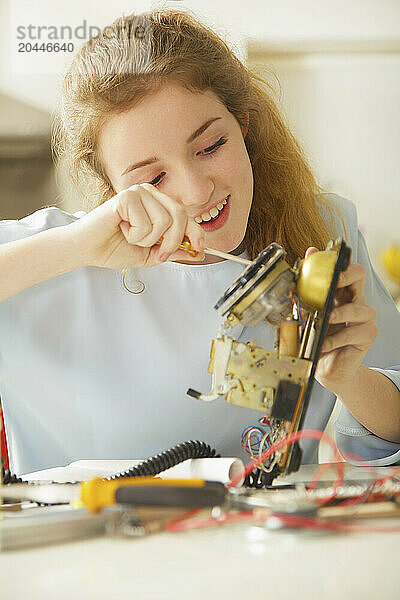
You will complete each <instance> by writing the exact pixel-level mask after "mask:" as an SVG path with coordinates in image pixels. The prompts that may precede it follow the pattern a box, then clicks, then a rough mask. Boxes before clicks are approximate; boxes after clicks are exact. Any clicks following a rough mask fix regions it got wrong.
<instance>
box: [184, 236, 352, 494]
mask: <svg viewBox="0 0 400 600" xmlns="http://www.w3.org/2000/svg"><path fill="white" fill-rule="evenodd" d="M285 256H286V252H285V251H284V249H283V248H282V247H281V246H279V245H278V244H276V243H273V244H270V245H269V246H268V247H267V248H266V249H265V250H263V251H262V252H261V253H260V254H259V255H258V256H257V258H256V259H255V260H254V261H253V262H251V263H250V264H249V266H247V267H246V268H245V270H244V271H243V272H242V273H241V275H239V277H237V278H236V279H235V280H234V281H233V283H232V285H231V286H230V287H229V288H228V289H227V290H226V292H225V293H224V295H223V296H222V297H221V298H220V299H219V300H218V302H217V304H216V305H215V308H216V309H217V310H218V311H219V313H220V315H221V316H222V317H224V318H225V321H224V322H223V324H222V326H221V328H220V330H219V332H218V335H217V337H216V338H215V339H213V340H212V345H211V352H210V363H209V367H208V371H209V372H210V373H211V375H212V387H211V391H210V392H209V393H208V394H202V393H200V392H196V391H195V390H192V389H189V390H188V392H187V393H188V394H189V395H190V396H193V397H195V398H198V399H200V400H204V401H212V400H216V399H217V398H218V397H219V396H221V395H224V396H225V400H226V401H227V402H232V403H233V404H238V405H239V406H244V407H246V408H253V409H255V410H259V411H262V412H263V413H264V414H265V419H268V423H269V425H270V429H271V432H270V433H269V441H270V442H271V443H276V442H278V441H280V440H281V439H283V438H284V437H286V435H288V434H290V433H294V432H296V431H298V430H299V429H301V428H302V423H303V421H304V417H305V413H306V410H307V406H308V403H309V398H310V394H311V388H312V385H313V381H314V373H315V369H316V366H317V362H318V359H319V356H320V353H321V347H322V344H323V341H324V337H325V334H326V331H327V327H328V320H329V315H330V313H331V311H332V308H333V304H334V296H335V292H336V287H337V282H338V277H339V274H340V272H341V271H344V270H346V269H347V266H348V264H349V262H350V256H351V249H350V248H349V247H348V246H347V245H346V243H345V242H344V241H343V240H342V239H337V240H336V241H330V242H329V244H328V246H327V248H326V250H324V251H320V252H314V253H313V254H310V255H309V256H308V257H307V258H305V259H302V260H300V259H299V260H298V261H297V262H296V264H295V265H294V267H293V268H291V267H290V265H289V264H288V263H287V262H286V261H285ZM263 319H266V320H267V321H269V322H270V323H272V324H273V325H274V327H275V329H276V342H275V348H274V351H266V350H265V349H264V348H261V347H259V346H257V343H256V341H255V340H254V341H251V342H248V343H242V342H237V341H235V340H234V339H233V338H231V337H229V335H227V331H229V329H230V328H232V327H235V325H237V324H239V323H241V324H242V325H244V326H246V325H250V326H253V327H254V326H256V325H257V324H258V323H260V322H261V321H262V320H263ZM300 462H301V449H300V446H299V445H298V442H295V443H294V444H292V445H290V446H287V447H286V448H283V449H282V450H281V451H279V452H276V453H275V455H274V456H273V457H271V459H269V460H268V461H267V462H266V463H264V464H263V465H262V471H263V472H264V475H263V484H264V485H265V484H267V485H268V484H269V483H271V482H272V481H273V479H274V478H275V477H277V476H278V475H280V474H285V473H290V472H292V471H297V470H298V468H299V466H300Z"/></svg>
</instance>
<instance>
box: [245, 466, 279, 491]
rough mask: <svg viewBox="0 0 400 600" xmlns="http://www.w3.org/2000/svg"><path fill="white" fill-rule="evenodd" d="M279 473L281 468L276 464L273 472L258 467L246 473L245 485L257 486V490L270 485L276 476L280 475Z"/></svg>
mask: <svg viewBox="0 0 400 600" xmlns="http://www.w3.org/2000/svg"><path fill="white" fill-rule="evenodd" d="M279 473H280V469H279V467H278V465H275V466H274V468H273V469H272V471H271V472H267V471H263V470H262V469H259V468H258V467H257V468H255V469H254V470H253V471H252V472H251V473H249V474H248V475H246V477H245V479H244V482H243V485H244V486H245V487H250V488H256V489H257V490H259V489H261V488H265V487H269V486H270V485H271V484H272V482H273V480H274V479H275V477H278V475H279Z"/></svg>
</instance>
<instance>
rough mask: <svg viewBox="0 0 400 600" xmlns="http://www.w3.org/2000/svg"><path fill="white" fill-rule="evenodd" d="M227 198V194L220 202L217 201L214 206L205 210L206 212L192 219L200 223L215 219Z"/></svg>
mask: <svg viewBox="0 0 400 600" xmlns="http://www.w3.org/2000/svg"><path fill="white" fill-rule="evenodd" d="M228 199H229V195H228V196H227V197H226V198H224V200H222V202H219V203H218V204H217V205H216V206H214V207H213V208H211V209H210V210H209V211H206V212H204V213H202V214H201V215H199V216H198V217H195V218H194V220H195V221H196V223H198V224H199V225H201V224H202V223H209V222H210V221H212V220H213V219H217V218H218V216H219V213H221V212H222V211H223V210H224V207H225V205H226V203H227V201H228Z"/></svg>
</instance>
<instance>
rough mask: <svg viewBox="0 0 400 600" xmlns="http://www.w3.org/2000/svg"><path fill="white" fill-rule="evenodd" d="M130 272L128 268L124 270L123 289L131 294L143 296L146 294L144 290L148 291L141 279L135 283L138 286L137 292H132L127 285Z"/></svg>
mask: <svg viewBox="0 0 400 600" xmlns="http://www.w3.org/2000/svg"><path fill="white" fill-rule="evenodd" d="M127 271H128V267H125V268H124V269H122V278H121V281H122V285H123V287H124V288H125V289H126V291H127V292H129V293H130V294H135V295H137V294H142V293H143V292H144V290H145V289H146V286H145V284H144V283H143V281H140V279H135V280H134V282H135V283H137V284H138V287H137V289H135V290H131V289H130V288H129V287H128V286H127V285H126V274H127Z"/></svg>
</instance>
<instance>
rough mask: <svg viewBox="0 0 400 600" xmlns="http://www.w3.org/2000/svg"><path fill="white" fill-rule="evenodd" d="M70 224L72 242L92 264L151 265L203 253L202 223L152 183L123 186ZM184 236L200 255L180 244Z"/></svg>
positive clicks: (116, 266) (202, 254)
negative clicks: (181, 246)
mask: <svg viewBox="0 0 400 600" xmlns="http://www.w3.org/2000/svg"><path fill="white" fill-rule="evenodd" d="M68 228H69V229H70V234H71V238H72V243H73V244H74V246H75V247H76V249H77V251H78V252H79V253H80V256H81V258H82V259H83V262H84V264H85V265H87V266H96V267H107V268H109V269H121V268H125V267H128V268H129V267H132V268H134V267H137V268H140V267H152V266H154V265H157V264H160V263H161V262H164V261H165V260H167V259H168V258H171V259H174V260H191V261H192V260H193V261H196V262H199V261H202V260H203V259H204V253H203V249H204V246H205V235H204V231H203V229H202V228H201V227H200V225H198V224H197V223H196V221H195V220H194V219H193V218H191V217H188V215H187V214H186V212H185V210H184V208H183V207H182V206H181V205H180V204H179V203H178V202H177V201H176V200H173V199H172V198H170V197H169V196H167V195H166V194H163V193H162V192H160V191H159V190H157V188H155V187H154V186H153V185H151V184H149V183H142V184H139V185H133V186H132V187H130V188H128V189H126V190H123V191H121V192H119V193H118V194H117V195H116V196H114V197H113V198H111V199H110V200H107V201H106V202H104V203H103V204H101V205H100V206H98V207H97V208H95V209H93V210H92V211H90V212H89V213H87V214H86V215H85V216H84V217H82V218H80V219H79V220H77V221H75V222H74V223H72V224H71V225H68ZM184 236H186V237H187V238H189V240H190V243H191V245H192V247H193V248H194V249H195V250H197V251H198V252H199V254H198V255H197V256H195V257H192V256H191V255H189V254H188V253H187V252H185V251H184V250H180V249H179V245H180V244H181V243H182V240H183V238H184ZM161 237H162V238H163V239H162V242H161V243H159V240H160V238H161Z"/></svg>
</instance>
